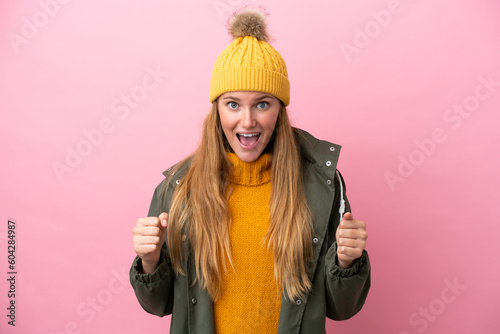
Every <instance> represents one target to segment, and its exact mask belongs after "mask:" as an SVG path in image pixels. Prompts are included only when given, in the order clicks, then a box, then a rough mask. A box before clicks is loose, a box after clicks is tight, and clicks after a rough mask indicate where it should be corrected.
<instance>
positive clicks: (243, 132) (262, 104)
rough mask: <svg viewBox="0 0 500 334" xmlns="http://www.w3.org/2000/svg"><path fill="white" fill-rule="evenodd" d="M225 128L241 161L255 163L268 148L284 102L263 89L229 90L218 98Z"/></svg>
mask: <svg viewBox="0 0 500 334" xmlns="http://www.w3.org/2000/svg"><path fill="white" fill-rule="evenodd" d="M217 108H218V110H219V116H220V121H221V124H222V129H223V130H224V134H225V135H226V138H227V141H228V142H229V145H231V148H232V149H233V151H234V153H236V155H237V156H238V158H240V160H241V161H245V162H252V161H255V160H257V159H258V158H259V156H260V155H261V153H262V152H263V151H264V149H265V148H266V146H267V144H268V143H269V140H270V139H271V136H272V135H273V132H274V128H275V126H276V120H277V119H278V114H279V111H280V108H281V101H280V100H278V99H277V98H276V97H274V96H272V95H270V94H267V93H261V92H250V91H238V92H227V93H224V94H222V95H221V96H219V98H218V99H217Z"/></svg>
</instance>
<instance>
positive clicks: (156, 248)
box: [132, 212, 168, 274]
mask: <svg viewBox="0 0 500 334" xmlns="http://www.w3.org/2000/svg"><path fill="white" fill-rule="evenodd" d="M167 221H168V215H167V214H166V213H165V212H163V213H162V214H160V216H159V217H147V218H139V219H138V220H137V225H136V226H134V228H133V229H132V234H133V240H134V250H135V252H136V253H137V255H138V256H139V257H140V258H141V260H142V269H143V273H145V274H148V273H152V272H153V271H155V269H156V267H157V266H158V261H159V260H160V254H161V246H162V245H163V243H164V242H165V236H166V235H167Z"/></svg>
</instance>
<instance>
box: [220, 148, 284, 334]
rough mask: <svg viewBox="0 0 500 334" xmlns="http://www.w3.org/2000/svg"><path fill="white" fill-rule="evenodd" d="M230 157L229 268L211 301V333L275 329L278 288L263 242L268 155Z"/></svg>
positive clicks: (268, 189)
mask: <svg viewBox="0 0 500 334" xmlns="http://www.w3.org/2000/svg"><path fill="white" fill-rule="evenodd" d="M228 157H229V160H230V161H231V163H232V164H233V171H234V175H233V177H232V179H231V180H230V181H231V185H230V187H231V189H230V191H231V192H230V197H229V200H228V203H229V207H230V211H231V225H230V230H229V234H230V239H231V256H232V262H233V263H232V264H233V266H232V267H231V264H230V263H229V261H227V263H226V265H227V268H228V270H227V272H226V274H225V275H224V276H223V279H222V287H223V292H222V295H221V297H220V298H219V299H218V300H217V301H216V302H214V320H215V331H216V333H217V334H229V333H231V334H233V333H239V334H243V333H262V334H266V333H277V332H278V322H279V315H280V307H281V295H282V287H281V286H277V285H276V282H275V279H274V262H273V254H272V250H271V249H270V250H268V249H267V244H265V243H264V242H263V240H264V236H265V235H266V233H267V230H268V228H269V198H270V195H271V182H270V181H271V173H270V167H271V155H270V154H263V155H261V156H260V157H259V158H258V159H257V160H256V161H254V162H250V163H247V162H243V161H241V160H240V159H239V158H238V156H237V155H236V154H234V153H228ZM233 268H234V269H233Z"/></svg>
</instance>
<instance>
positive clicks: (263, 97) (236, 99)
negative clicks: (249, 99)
mask: <svg viewBox="0 0 500 334" xmlns="http://www.w3.org/2000/svg"><path fill="white" fill-rule="evenodd" d="M272 97H273V96H272V95H269V94H265V95H262V96H261V97H258V98H256V99H255V100H254V101H260V100H264V99H266V98H272ZM222 99H223V100H235V101H241V99H239V98H237V97H234V96H232V95H229V96H224V97H223V98H222Z"/></svg>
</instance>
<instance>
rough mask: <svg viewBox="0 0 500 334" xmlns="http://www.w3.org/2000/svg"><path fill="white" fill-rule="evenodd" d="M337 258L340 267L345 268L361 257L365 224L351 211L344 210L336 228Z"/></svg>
mask: <svg viewBox="0 0 500 334" xmlns="http://www.w3.org/2000/svg"><path fill="white" fill-rule="evenodd" d="M335 237H336V239H337V259H338V261H339V266H340V267H341V268H344V269H347V268H350V267H351V266H352V263H353V261H354V260H356V259H357V258H359V257H361V255H362V254H363V250H364V249H365V247H366V239H367V238H368V233H366V224H365V222H364V221H362V220H357V219H354V217H353V216H352V213H350V212H346V213H345V214H344V216H343V217H342V221H341V222H340V224H339V227H338V228H337V233H336V235H335Z"/></svg>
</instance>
